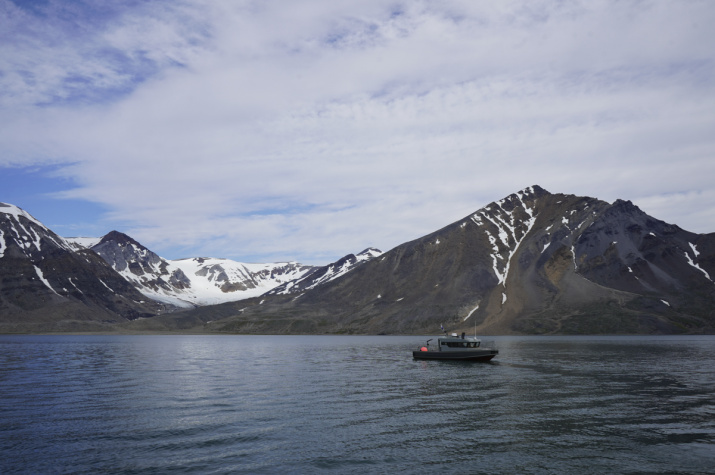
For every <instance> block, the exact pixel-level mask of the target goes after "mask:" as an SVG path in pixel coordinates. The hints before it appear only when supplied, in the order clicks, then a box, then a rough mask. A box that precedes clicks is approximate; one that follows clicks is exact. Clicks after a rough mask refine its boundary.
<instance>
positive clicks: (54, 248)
mask: <svg viewBox="0 0 715 475" xmlns="http://www.w3.org/2000/svg"><path fill="white" fill-rule="evenodd" d="M164 310H165V307H164V306H163V305H161V304H159V303H157V302H154V301H152V300H150V299H147V298H146V297H144V296H143V295H142V294H141V293H139V292H138V291H137V290H136V289H135V288H134V287H133V286H132V285H131V284H129V283H128V282H127V281H126V280H125V279H123V278H122V277H121V276H120V275H119V274H117V273H116V272H115V271H114V270H113V269H112V268H111V267H110V266H108V265H107V263H106V262H105V261H104V260H102V259H101V258H100V257H99V256H98V255H97V254H95V253H94V252H92V251H87V250H79V251H76V250H74V249H73V248H72V247H71V246H70V245H69V244H68V243H67V242H66V241H65V240H64V239H63V238H61V237H59V236H57V235H56V234H55V233H53V232H52V231H50V230H49V229H47V228H46V227H45V226H44V225H43V224H42V223H40V222H39V221H37V220H36V219H35V218H33V217H32V216H31V215H30V214H29V213H27V212H26V211H24V210H22V209H20V208H17V207H15V206H12V205H8V204H5V203H0V331H2V332H14V331H27V330H33V331H87V330H106V329H107V328H108V326H111V325H113V324H117V323H121V322H126V321H128V320H133V319H137V318H140V317H148V316H154V315H157V314H160V313H162V312H163V311H164Z"/></svg>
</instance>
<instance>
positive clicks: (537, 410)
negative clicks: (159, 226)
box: [0, 336, 715, 473]
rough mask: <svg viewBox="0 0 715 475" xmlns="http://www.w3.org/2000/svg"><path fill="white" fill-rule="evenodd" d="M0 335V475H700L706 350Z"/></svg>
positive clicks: (683, 344)
mask: <svg viewBox="0 0 715 475" xmlns="http://www.w3.org/2000/svg"><path fill="white" fill-rule="evenodd" d="M496 340H497V344H498V345H499V349H500V354H499V356H498V357H497V359H495V360H493V361H492V362H490V363H465V362H447V361H426V360H413V359H412V357H411V350H412V349H414V347H415V346H416V345H419V344H421V343H422V339H421V338H419V337H417V338H413V337H310V336H0V472H2V473H64V472H68V473H96V472H98V471H110V472H118V473H145V472H154V471H156V472H161V473H163V472H169V471H174V470H176V471H182V472H189V473H191V472H193V473H275V472H291V473H312V472H315V471H334V472H339V473H351V472H361V473H364V472H367V473H375V472H377V473H381V472H386V471H405V472H418V471H420V472H421V471H424V470H439V471H446V472H449V473H453V472H456V471H464V472H469V473H494V472H496V473H505V472H510V473H514V472H518V473H544V472H556V473H571V472H576V471H578V472H580V473H613V472H618V473H673V472H681V473H710V472H711V469H712V467H713V466H715V443H714V442H715V370H714V369H713V365H712V362H713V361H715V338H713V337H709V336H706V337H590V338H589V337H509V338H507V337H502V338H497V339H496Z"/></svg>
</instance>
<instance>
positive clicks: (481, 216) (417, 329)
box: [212, 186, 715, 334]
mask: <svg viewBox="0 0 715 475" xmlns="http://www.w3.org/2000/svg"><path fill="white" fill-rule="evenodd" d="M713 276H715V234H695V233H691V232H688V231H685V230H683V229H680V228H679V227H677V226H675V225H672V224H668V223H665V222H663V221H660V220H657V219H655V218H653V217H651V216H648V215H647V214H645V213H644V212H643V211H641V210H640V209H639V208H637V207H636V206H634V205H633V204H632V203H630V202H628V201H621V200H617V201H616V202H614V203H612V204H610V203H607V202H604V201H601V200H598V199H595V198H588V197H579V196H574V195H563V194H551V193H549V192H547V191H546V190H544V189H542V188H540V187H538V186H533V187H529V188H527V189H525V190H522V191H520V192H518V193H514V194H512V195H509V196H508V197H506V198H504V199H502V200H500V201H497V202H493V203H491V204H489V205H487V206H485V207H484V208H482V209H480V210H478V211H476V212H475V213H473V214H471V215H469V216H467V217H465V218H464V219H461V220H459V221H458V222H456V223H453V224H451V225H449V226H447V227H445V228H443V229H440V230H438V231H436V232H434V233H432V234H430V235H428V236H425V237H422V238H420V239H417V240H414V241H411V242H408V243H405V244H403V245H400V246H398V247H396V248H395V249H392V250H391V251H389V252H387V253H385V254H383V255H381V256H380V257H378V258H376V259H373V260H371V261H369V262H367V263H365V264H364V265H362V266H359V267H357V268H356V269H355V270H354V271H352V272H350V273H349V274H347V275H345V276H343V277H342V278H340V279H336V280H334V281H331V282H328V283H326V284H325V285H321V286H319V287H317V288H315V289H312V290H308V291H305V292H303V293H298V294H294V295H290V296H288V295H275V296H273V297H272V298H270V299H266V300H263V301H262V302H257V303H256V304H255V305H251V306H242V307H241V308H240V309H237V311H236V312H235V314H234V315H233V316H232V317H229V318H228V319H223V320H221V321H219V322H214V323H213V324H212V328H215V329H216V330H218V331H239V332H240V331H250V332H271V333H281V332H288V333H291V332H304V333H323V332H329V333H336V332H337V333H343V332H345V333H433V332H435V331H437V330H438V329H439V326H440V324H444V326H445V328H448V329H450V330H458V331H470V332H471V331H474V330H475V328H476V330H477V331H478V332H480V333H489V334H509V333H536V334H549V333H646V334H647V333H681V332H694V333H699V332H708V333H712V332H713V331H715V283H713ZM259 303H260V305H259ZM223 310H224V313H225V308H224V309H223Z"/></svg>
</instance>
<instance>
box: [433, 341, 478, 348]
mask: <svg viewBox="0 0 715 475" xmlns="http://www.w3.org/2000/svg"><path fill="white" fill-rule="evenodd" d="M441 343H442V346H446V347H448V348H477V347H478V346H479V342H478V341H464V340H462V341H443V342H441Z"/></svg>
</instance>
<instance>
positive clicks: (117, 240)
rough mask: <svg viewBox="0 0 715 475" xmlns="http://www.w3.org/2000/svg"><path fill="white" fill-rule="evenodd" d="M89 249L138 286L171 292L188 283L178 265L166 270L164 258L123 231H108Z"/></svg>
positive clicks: (182, 287)
mask: <svg viewBox="0 0 715 475" xmlns="http://www.w3.org/2000/svg"><path fill="white" fill-rule="evenodd" d="M92 250H93V251H94V252H96V253H97V254H99V255H100V256H101V257H102V259H104V260H105V261H106V262H107V263H108V264H109V265H110V266H112V268H113V269H114V270H116V271H117V272H119V273H120V274H122V275H123V276H124V277H125V278H126V279H127V280H128V281H129V282H132V283H133V284H134V285H135V286H136V287H137V288H138V289H139V290H150V291H154V292H156V291H159V289H163V290H165V291H169V292H173V291H176V290H183V289H187V288H189V287H191V281H190V280H189V278H188V277H187V276H186V275H185V274H184V273H183V271H182V270H181V269H173V270H171V271H170V270H169V269H168V267H169V265H168V263H167V261H166V260H164V259H162V258H161V257H159V256H158V255H157V254H155V253H154V252H152V251H150V250H149V249H147V248H146V247H144V246H142V245H141V244H139V243H138V242H137V241H135V240H134V239H132V238H131V237H129V236H127V235H126V234H124V233H120V232H118V231H112V232H110V233H108V234H107V235H105V236H104V237H103V238H102V239H101V240H100V241H99V243H97V244H95V245H94V246H92Z"/></svg>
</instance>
